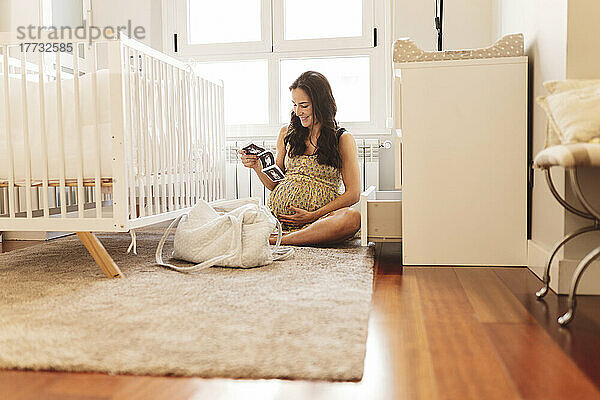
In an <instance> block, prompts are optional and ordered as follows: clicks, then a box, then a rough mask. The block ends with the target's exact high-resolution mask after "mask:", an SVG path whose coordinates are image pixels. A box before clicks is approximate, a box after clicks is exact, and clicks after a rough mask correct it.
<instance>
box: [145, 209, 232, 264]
mask: <svg viewBox="0 0 600 400" xmlns="http://www.w3.org/2000/svg"><path fill="white" fill-rule="evenodd" d="M184 216H186V217H187V214H182V215H180V216H179V217H177V218H176V219H174V220H173V222H171V224H170V225H169V227H168V228H167V230H166V231H165V233H164V234H163V236H162V237H161V238H160V242H158V247H157V248H156V263H157V264H158V265H161V266H163V267H167V268H171V269H174V270H175V271H179V272H196V271H201V270H203V269H208V268H210V267H212V266H214V265H216V264H217V263H219V262H221V261H223V260H224V259H226V258H229V257H233V256H235V255H236V254H237V253H238V252H239V251H240V247H241V245H242V238H241V220H240V219H238V218H236V217H235V216H233V215H227V219H228V220H229V222H231V225H232V227H233V229H232V231H233V237H232V240H231V247H230V248H229V249H228V250H227V252H226V253H225V254H222V255H219V256H216V257H213V258H211V259H209V260H206V261H204V262H202V263H200V264H196V265H193V266H190V267H178V266H176V265H173V264H167V263H165V262H164V261H163V258H162V250H163V247H164V245H165V241H166V240H167V237H168V236H169V233H170V232H171V229H173V227H174V226H175V225H176V224H177V223H179V221H180V220H181V218H183V217H184ZM236 228H237V229H236Z"/></svg>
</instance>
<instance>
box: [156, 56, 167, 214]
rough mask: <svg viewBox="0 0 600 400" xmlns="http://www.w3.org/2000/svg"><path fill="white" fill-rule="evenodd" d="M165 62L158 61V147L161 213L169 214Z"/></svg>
mask: <svg viewBox="0 0 600 400" xmlns="http://www.w3.org/2000/svg"><path fill="white" fill-rule="evenodd" d="M163 64H164V63H163V62H162V61H160V60H159V61H158V104H159V112H158V119H159V121H158V127H159V128H158V131H159V138H160V142H159V145H158V146H157V147H158V153H159V160H160V163H159V166H160V172H161V174H160V184H161V194H162V206H161V211H162V212H167V175H166V171H167V162H166V160H167V158H166V157H167V154H166V152H167V148H166V146H165V143H166V140H167V139H166V129H165V125H164V123H165V122H164V119H165V118H164V111H166V107H165V104H167V102H166V101H165V100H164V98H163V97H164V94H163V85H164V84H165V82H166V76H165V75H164V68H163Z"/></svg>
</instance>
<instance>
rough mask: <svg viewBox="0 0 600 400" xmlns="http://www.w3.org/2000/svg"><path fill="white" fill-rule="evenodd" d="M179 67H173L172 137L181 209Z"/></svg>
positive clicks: (176, 200)
mask: <svg viewBox="0 0 600 400" xmlns="http://www.w3.org/2000/svg"><path fill="white" fill-rule="evenodd" d="M179 97H180V94H179V69H177V68H173V114H174V116H173V117H174V119H175V126H174V128H175V129H174V131H173V137H172V138H171V140H173V144H174V146H173V147H174V149H173V153H174V154H173V155H174V158H175V159H174V163H175V204H176V207H177V209H180V208H181V207H182V204H181V177H180V175H179V163H180V161H179V160H180V158H181V149H180V147H179V138H180V134H179V133H180V131H181V118H180V115H179V111H180V110H181V107H179Z"/></svg>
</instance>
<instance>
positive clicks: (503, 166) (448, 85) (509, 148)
mask: <svg viewBox="0 0 600 400" xmlns="http://www.w3.org/2000/svg"><path fill="white" fill-rule="evenodd" d="M395 74H396V82H397V84H399V85H400V88H399V93H398V96H397V101H396V103H397V109H396V113H397V115H396V119H397V121H398V124H399V125H400V128H401V136H402V157H401V159H402V161H401V176H402V203H403V204H402V237H403V249H402V255H403V263H404V264H405V265H482V266H494V265H527V57H524V56H523V57H504V58H484V59H470V60H447V61H425V62H406V63H398V64H396V65H395Z"/></svg>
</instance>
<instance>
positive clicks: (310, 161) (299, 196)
mask: <svg viewBox="0 0 600 400" xmlns="http://www.w3.org/2000/svg"><path fill="white" fill-rule="evenodd" d="M289 89H290V91H291V95H292V102H293V104H294V108H293V111H292V113H291V120H290V123H289V125H288V126H286V127H283V128H282V129H281V131H280V132H279V138H278V140H277V157H276V164H277V165H278V166H279V168H281V170H282V171H285V174H286V175H285V179H283V180H282V181H279V182H273V181H272V180H271V179H269V177H268V176H267V175H265V173H264V172H262V171H261V167H260V163H259V162H258V159H257V156H255V155H250V154H246V153H245V152H244V151H240V153H241V154H242V163H243V164H244V166H246V167H248V168H252V169H254V171H255V172H256V174H257V175H258V177H259V178H260V180H261V182H262V183H263V184H264V185H265V186H266V187H267V188H268V189H269V190H271V194H270V196H269V200H268V206H269V208H270V209H271V211H272V212H273V214H274V215H275V216H276V217H277V218H278V219H279V220H280V221H281V223H282V224H283V226H284V228H286V229H287V230H288V231H289V233H288V234H287V235H285V236H284V237H283V239H282V243H283V244H288V245H290V244H291V245H304V244H316V243H334V242H339V241H343V240H345V239H348V238H351V237H353V236H354V234H355V233H356V232H357V231H358V229H359V227H360V213H359V212H358V211H356V210H352V209H350V208H349V206H351V205H353V204H354V203H356V202H357V201H358V198H359V193H360V188H359V187H360V177H359V169H358V159H357V152H356V143H355V141H354V138H353V137H352V135H351V134H350V133H348V132H346V130H345V129H344V128H340V127H339V126H338V124H337V122H336V120H335V115H336V112H337V106H336V103H335V99H334V98H333V94H332V91H331V86H330V85H329V82H328V81H327V78H325V76H323V75H322V74H320V73H318V72H314V71H307V72H304V73H303V74H302V75H300V76H299V77H298V78H297V79H296V80H295V81H294V82H293V83H292V85H291V86H290V88H289ZM342 182H343V184H344V191H343V193H340V188H341V183H342Z"/></svg>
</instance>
